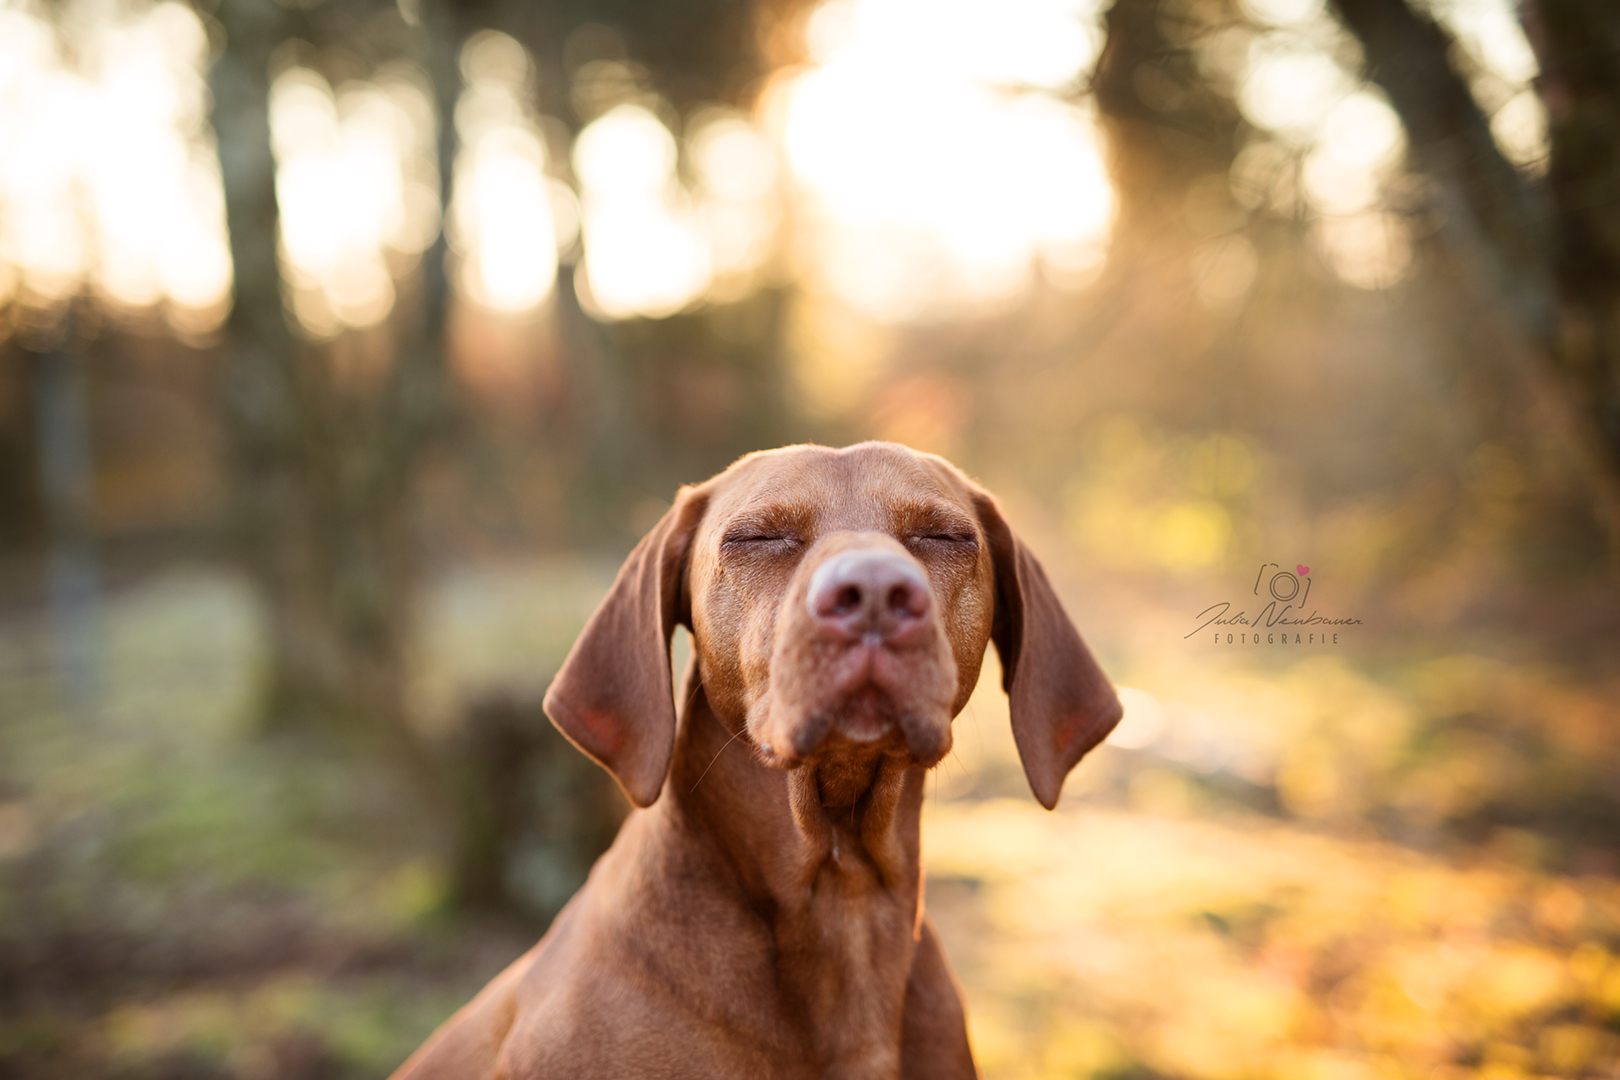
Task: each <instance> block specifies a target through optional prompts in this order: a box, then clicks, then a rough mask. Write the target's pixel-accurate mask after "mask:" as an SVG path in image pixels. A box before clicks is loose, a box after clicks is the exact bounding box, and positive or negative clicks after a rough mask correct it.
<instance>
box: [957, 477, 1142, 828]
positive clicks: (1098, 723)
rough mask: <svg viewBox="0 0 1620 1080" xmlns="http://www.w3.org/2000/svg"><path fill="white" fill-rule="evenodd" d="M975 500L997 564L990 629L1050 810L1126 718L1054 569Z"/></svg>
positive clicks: (990, 501)
mask: <svg viewBox="0 0 1620 1080" xmlns="http://www.w3.org/2000/svg"><path fill="white" fill-rule="evenodd" d="M973 502H974V505H975V507H976V508H977V509H978V512H979V522H980V524H981V525H983V527H984V531H985V533H986V535H987V536H988V537H989V540H990V554H991V557H992V559H993V560H994V562H995V572H996V613H995V623H994V624H993V626H992V629H991V631H990V637H991V640H992V641H994V642H995V643H996V652H997V653H999V654H1000V655H1001V685H1002V686H1003V688H1005V689H1006V691H1007V697H1008V701H1009V706H1010V710H1011V712H1012V729H1013V739H1014V741H1016V742H1017V743H1018V756H1019V757H1020V758H1021V759H1022V760H1023V762H1024V775H1025V776H1027V777H1028V778H1029V786H1030V790H1032V791H1033V792H1034V793H1035V798H1037V799H1039V800H1040V803H1041V805H1042V806H1044V807H1046V808H1047V809H1048V810H1050V809H1052V808H1053V807H1054V806H1056V805H1057V801H1058V796H1059V795H1060V794H1062V792H1063V780H1064V778H1065V777H1066V776H1068V775H1069V770H1070V769H1072V768H1074V766H1075V763H1076V762H1077V761H1079V760H1080V759H1081V758H1082V757H1084V756H1085V755H1086V752H1087V751H1089V750H1091V749H1092V748H1093V747H1095V746H1096V745H1097V744H1098V743H1100V742H1102V741H1103V740H1104V739H1105V738H1107V737H1108V733H1109V732H1110V731H1113V730H1114V725H1115V724H1118V723H1119V719H1120V717H1121V716H1122V715H1124V708H1123V707H1122V706H1121V705H1120V703H1119V698H1118V697H1117V696H1116V695H1115V693H1114V688H1113V686H1111V685H1110V684H1109V682H1108V678H1107V676H1105V675H1104V674H1103V673H1102V668H1100V667H1098V666H1097V661H1096V660H1095V659H1093V658H1092V655H1091V650H1089V649H1087V648H1086V643H1085V642H1084V641H1082V640H1080V632H1079V631H1078V630H1076V629H1075V628H1074V624H1073V623H1072V622H1070V621H1069V617H1068V616H1067V615H1066V614H1064V612H1063V605H1062V604H1061V603H1059V601H1058V598H1057V593H1055V592H1054V591H1053V590H1052V584H1051V582H1049V581H1047V580H1046V571H1044V570H1042V569H1041V564H1040V563H1038V562H1036V561H1035V556H1034V555H1032V554H1030V551H1029V548H1027V547H1025V546H1024V542H1023V541H1022V540H1019V539H1018V537H1017V536H1016V535H1014V534H1013V531H1012V529H1011V528H1010V527H1009V526H1008V525H1007V520H1006V518H1004V517H1002V516H1001V509H1000V507H998V506H997V505H996V500H995V499H994V498H992V497H991V496H990V494H989V493H988V492H985V491H976V492H974V495H973Z"/></svg>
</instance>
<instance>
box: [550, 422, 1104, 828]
mask: <svg viewBox="0 0 1620 1080" xmlns="http://www.w3.org/2000/svg"><path fill="white" fill-rule="evenodd" d="M676 625H684V626H686V627H688V628H689V629H691V630H692V632H693V637H694V641H695V647H696V648H695V651H696V655H697V665H698V668H697V670H698V677H699V678H700V679H701V681H702V685H703V690H704V693H705V694H706V695H707V696H708V699H709V702H710V704H711V706H712V707H713V709H714V711H715V713H716V715H717V716H719V717H720V718H721V719H722V721H723V722H725V723H727V724H728V725H732V726H733V730H737V729H738V728H743V729H746V733H747V737H748V739H749V740H750V741H751V742H752V744H753V746H754V747H755V749H756V751H757V753H758V754H759V755H760V757H761V758H762V759H763V760H764V761H765V762H767V763H768V764H771V765H774V766H778V767H781V768H789V769H791V768H801V767H813V766H815V765H816V764H818V763H822V762H826V761H829V760H832V761H836V760H837V759H839V758H840V757H844V756H849V755H868V756H869V755H871V754H872V753H874V752H880V753H884V754H891V755H906V756H907V757H909V758H910V759H911V760H912V761H914V762H915V763H916V764H919V765H922V766H932V765H934V764H936V763H938V762H939V761H940V759H941V758H943V757H944V756H945V755H946V753H948V752H949V750H950V747H951V720H952V719H953V718H954V717H955V716H956V714H957V713H958V712H959V711H961V709H962V707H963V706H964V705H965V704H966V703H967V700H968V697H969V695H970V694H971V693H972V692H973V687H974V685H975V683H976V682H977V681H978V677H979V666H980V664H981V662H982V661H983V659H984V650H985V646H986V645H987V644H988V643H990V642H991V641H994V642H995V645H996V649H997V651H998V652H999V653H1000V655H1001V662H1002V670H1003V685H1004V686H1005V687H1006V690H1007V693H1008V695H1009V697H1010V699H1011V714H1012V726H1013V734H1014V737H1015V739H1016V741H1017V743H1018V752H1019V755H1020V757H1021V758H1022V759H1023V763H1024V771H1025V774H1026V775H1027V776H1028V778H1029V783H1030V787H1031V788H1032V789H1033V790H1034V792H1035V797H1036V798H1037V799H1039V800H1040V801H1041V803H1042V804H1043V805H1045V806H1046V807H1048V808H1050V807H1052V806H1054V805H1055V804H1056V803H1057V798H1058V794H1059V792H1060V791H1061V790H1062V787H1063V779H1064V777H1065V776H1067V775H1068V772H1069V770H1070V769H1071V768H1073V767H1074V764H1075V763H1076V762H1077V761H1079V760H1080V758H1081V756H1083V755H1084V754H1085V753H1086V752H1087V751H1088V750H1090V749H1091V748H1092V747H1094V746H1096V745H1097V743H1099V742H1101V741H1102V739H1103V738H1104V737H1105V736H1107V734H1108V733H1109V731H1111V730H1112V729H1113V727H1114V725H1115V724H1116V723H1117V722H1118V721H1119V717H1120V712H1121V710H1120V705H1119V701H1118V699H1117V698H1116V697H1115V695H1114V691H1113V688H1112V687H1111V686H1110V685H1109V684H1108V681H1107V679H1106V678H1105V677H1104V676H1103V674H1102V671H1101V670H1100V669H1099V668H1098V667H1097V664H1096V661H1095V660H1093V659H1092V657H1091V654H1090V652H1089V651H1088V650H1087V649H1086V646H1085V643H1084V642H1082V641H1081V639H1080V635H1079V634H1078V633H1077V632H1076V631H1075V629H1074V626H1073V624H1072V623H1070V622H1069V619H1068V617H1067V616H1066V615H1065V614H1064V613H1063V609H1062V607H1061V606H1060V605H1059V603H1058V599H1057V596H1056V594H1054V593H1053V591H1052V587H1051V585H1050V584H1049V583H1048V582H1047V580H1046V575H1045V573H1044V572H1043V571H1042V570H1041V567H1040V564H1039V563H1037V562H1036V561H1035V559H1034V557H1033V556H1032V555H1030V553H1029V551H1028V549H1027V548H1025V546H1024V545H1023V543H1022V542H1021V541H1019V539H1018V538H1017V537H1016V536H1015V535H1013V532H1012V530H1011V529H1010V528H1008V526H1007V523H1006V521H1005V519H1004V518H1003V517H1002V515H1001V511H1000V509H999V508H998V507H997V506H996V502H995V500H994V499H993V498H991V497H990V495H989V494H988V493H987V492H985V491H984V490H983V489H981V488H979V487H978V486H977V485H975V484H973V483H972V482H971V481H969V480H968V479H967V478H966V477H964V476H963V475H962V474H961V473H960V472H959V471H957V470H956V469H955V468H954V467H953V466H951V465H950V464H949V463H947V462H946V461H944V460H943V459H941V458H938V457H934V456H932V455H929V454H919V453H916V452H915V451H912V450H909V449H907V448H905V447H903V446H897V445H894V444H892V443H862V444H860V445H858V446H852V447H849V448H847V449H844V450H833V449H829V448H827V447H820V446H794V447H788V448H785V449H782V450H771V451H766V452H763V453H758V454H751V455H749V456H748V457H745V458H743V459H742V460H740V461H738V462H737V463H736V464H735V465H733V466H732V467H731V468H729V469H727V470H726V471H725V472H723V473H721V474H720V475H719V476H717V477H715V478H714V479H712V480H709V481H707V482H705V483H703V484H700V485H697V486H696V487H687V488H682V489H681V491H680V493H679V494H678V495H677V496H676V499H675V505H674V506H673V507H671V509H670V510H669V512H668V513H667V514H665V515H664V517H663V520H661V521H660V522H659V523H658V525H657V527H655V528H654V529H653V531H652V532H650V533H649V534H648V535H647V536H646V537H645V538H644V539H643V540H642V541H641V543H640V544H639V545H638V546H637V547H636V549H635V551H634V552H632V553H631V555H630V557H629V559H628V560H626V562H625V565H624V567H623V569H621V570H620V572H619V576H618V579H617V580H616V581H615V582H614V585H613V588H612V589H611V590H610V591H609V593H608V595H607V597H606V599H604V600H603V601H602V604H601V606H600V607H599V608H598V609H597V611H596V613H595V614H594V615H593V616H592V617H591V621H590V622H589V624H587V626H586V628H585V631H584V633H583V634H581V635H580V638H579V641H578V642H577V643H576V644H575V645H574V649H573V651H572V652H570V653H569V655H568V659H567V660H566V661H565V662H564V664H563V667H562V669H561V671H559V672H558V674H557V678H556V680H555V681H554V682H553V683H552V685H551V689H550V690H549V691H548V692H547V694H546V702H545V705H546V712H547V713H548V714H549V715H550V716H551V718H552V721H553V722H554V723H556V725H557V726H558V727H559V728H560V729H561V730H562V731H563V733H564V734H565V735H567V736H568V737H569V738H570V739H571V740H573V742H574V743H575V744H576V745H578V746H579V747H580V749H582V750H584V751H585V752H586V753H587V754H589V755H590V756H591V757H592V758H594V759H595V760H596V761H597V762H599V763H600V764H601V765H602V766H603V767H605V768H606V769H608V770H609V771H610V772H612V773H613V775H614V776H615V777H616V778H617V779H618V781H619V783H620V785H621V786H622V787H623V788H624V790H625V793H626V794H627V795H628V796H629V797H630V799H631V801H632V802H634V803H635V804H636V805H637V806H649V805H651V804H652V803H653V802H654V801H655V800H656V799H657V798H658V794H659V791H660V790H661V788H662V787H663V783H664V778H665V774H666V773H667V772H668V769H669V762H670V755H671V752H672V749H673V746H674V740H675V714H674V706H673V704H672V694H671V678H670V662H669V643H670V636H671V634H672V633H673V632H674V628H675V627H676Z"/></svg>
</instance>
